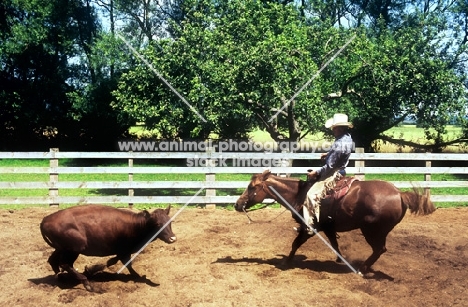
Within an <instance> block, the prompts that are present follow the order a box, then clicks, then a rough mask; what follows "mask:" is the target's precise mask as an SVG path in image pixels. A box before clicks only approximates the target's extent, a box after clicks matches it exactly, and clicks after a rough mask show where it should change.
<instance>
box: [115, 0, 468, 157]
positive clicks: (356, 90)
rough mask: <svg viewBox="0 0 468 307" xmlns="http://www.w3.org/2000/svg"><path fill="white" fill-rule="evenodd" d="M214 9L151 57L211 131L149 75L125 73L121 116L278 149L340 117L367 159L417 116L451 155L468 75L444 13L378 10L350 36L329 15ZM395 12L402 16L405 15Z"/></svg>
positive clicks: (260, 7)
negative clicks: (459, 66)
mask: <svg viewBox="0 0 468 307" xmlns="http://www.w3.org/2000/svg"><path fill="white" fill-rule="evenodd" d="M197 3H198V4H200V3H202V2H197ZM203 3H204V4H205V6H204V7H203V9H202V10H197V11H192V13H190V14H187V19H186V21H185V22H183V23H181V27H180V28H179V29H180V30H179V32H178V33H177V35H176V37H178V39H176V40H168V41H166V42H165V43H164V44H162V46H158V47H156V48H148V49H146V50H145V51H144V52H145V56H146V57H147V58H148V59H149V60H150V61H151V62H152V63H153V64H154V66H155V67H156V68H157V69H159V70H160V71H161V72H162V74H163V75H164V76H166V77H167V78H168V79H169V80H170V81H171V82H172V83H173V84H174V85H175V87H176V88H177V89H179V90H180V92H181V93H183V95H185V96H186V97H187V98H188V101H189V102H190V103H191V104H192V106H193V107H194V109H196V110H198V111H199V112H200V113H201V114H202V115H203V116H204V117H205V118H206V119H207V121H206V122H203V121H201V120H200V118H197V114H195V113H194V112H193V110H191V109H190V108H188V107H187V106H186V105H184V104H183V103H182V102H181V101H180V100H179V98H178V97H176V96H175V95H173V94H172V93H170V91H169V90H168V89H167V87H165V85H164V84H163V83H162V82H161V81H160V80H159V79H158V77H157V76H156V75H155V74H154V73H153V72H151V70H150V69H148V67H146V66H145V65H141V66H140V67H139V68H138V69H137V70H135V71H130V72H129V73H128V74H126V75H124V78H123V79H122V82H121V83H120V85H119V87H120V89H119V90H118V91H116V92H115V94H116V98H117V101H116V104H115V106H116V108H117V109H119V110H122V111H124V112H127V113H128V114H129V115H130V116H134V117H136V118H138V119H139V120H141V121H146V122H147V123H150V124H151V126H152V127H156V128H157V129H158V130H159V131H165V133H164V136H165V137H175V136H184V137H186V136H190V133H192V136H193V135H198V133H199V132H203V133H202V134H201V136H202V137H206V136H208V134H209V133H211V132H215V133H217V134H218V135H219V136H221V137H235V136H243V135H245V134H246V132H248V131H250V129H252V128H253V127H261V128H265V129H266V130H267V131H268V132H269V133H270V135H271V136H272V138H273V139H275V140H277V141H281V140H284V139H287V140H299V139H300V138H301V137H303V136H304V135H305V133H308V132H315V131H317V130H320V129H321V128H323V122H324V120H325V119H326V118H327V117H329V116H331V115H332V114H333V113H334V112H346V113H349V114H350V116H351V118H352V119H353V121H354V122H355V130H354V131H355V132H354V136H355V139H356V141H357V145H358V146H363V147H365V148H366V150H372V149H373V148H372V142H373V141H374V140H376V139H379V138H383V137H384V135H383V132H384V131H386V130H388V129H390V128H391V127H393V126H395V125H397V124H399V123H401V122H402V121H403V119H404V118H407V117H413V118H415V119H416V120H417V121H418V123H419V124H420V125H421V126H422V127H424V128H427V129H426V130H427V136H428V138H430V139H433V140H435V142H436V143H438V144H439V145H441V144H442V143H441V141H442V140H441V138H440V136H441V135H443V133H444V127H445V125H446V124H447V123H448V122H449V121H450V120H452V119H453V116H457V115H463V114H462V113H463V111H464V104H463V103H464V99H466V98H465V88H464V86H463V77H464V75H462V74H460V73H457V71H456V70H455V69H454V67H453V65H452V64H451V63H453V60H452V61H449V60H448V58H447V57H446V53H444V48H443V47H444V46H443V44H447V43H448V42H447V39H446V37H445V36H444V35H446V33H447V32H446V30H447V28H446V27H444V22H445V19H444V16H443V15H442V16H439V15H440V14H439V13H436V12H419V11H417V10H416V11H414V12H412V13H408V14H406V15H405V16H404V14H403V13H404V12H403V11H399V14H393V13H392V14H388V18H380V19H379V18H377V16H376V13H375V14H374V13H372V12H374V11H375V10H371V11H369V12H367V15H366V16H367V18H366V19H365V20H368V22H369V23H370V24H371V25H372V27H365V25H364V23H363V22H360V23H361V24H362V25H361V26H360V27H358V28H349V27H346V28H343V27H336V26H333V25H334V24H336V22H337V20H336V19H333V18H331V17H329V18H328V17H326V16H325V15H327V14H328V15H330V14H331V13H330V12H328V13H327V14H325V15H324V14H319V15H318V16H319V18H305V19H304V17H301V14H300V13H299V12H298V11H297V10H295V8H294V7H293V6H292V5H287V6H284V5H282V4H281V5H277V4H272V3H268V4H265V3H259V2H254V3H244V2H242V1H228V2H223V3H216V5H213V3H212V2H209V1H206V2H203ZM394 4H395V5H394V6H393V7H392V10H396V8H397V7H399V6H401V3H398V5H397V3H396V2H395V3H394ZM375 8H376V7H374V9H375ZM322 9H323V10H325V8H322ZM392 10H390V9H389V10H388V11H389V12H390V11H392ZM324 16H325V17H324ZM330 16H342V15H340V14H338V15H336V13H334V14H331V15H330ZM391 16H398V18H392V19H391V18H390V17H391ZM363 20H364V18H363ZM397 25H398V26H397ZM353 34H356V35H357V37H356V38H355V39H354V41H353V42H352V43H351V44H350V45H349V46H348V47H347V48H346V49H344V50H343V51H342V52H341V54H340V55H338V56H337V57H336V58H335V59H332V58H331V57H332V55H333V54H335V52H336V51H337V50H338V49H339V47H340V46H342V45H343V44H344V43H345V42H346V41H347V40H348V39H349V38H350V37H351V36H352V35H353ZM329 59H331V60H333V61H331V63H330V65H329V66H328V67H326V68H325V69H324V70H323V71H321V73H320V74H317V73H318V71H319V68H324V63H326V62H327V60H329ZM313 77H315V79H314V78H313ZM311 79H313V81H312V82H311V83H310V84H309V85H308V86H307V87H306V88H305V89H304V90H303V91H302V92H301V93H300V94H299V95H297V96H296V94H297V93H298V92H299V91H300V89H301V87H302V86H303V85H304V84H305V83H306V82H307V81H310V80H311ZM292 97H294V99H291V98H292ZM171 123H175V125H174V126H171ZM171 127H172V128H171ZM430 128H432V129H435V133H434V132H430V131H434V130H430ZM439 145H437V146H438V147H440V146H439ZM437 146H436V147H437Z"/></svg>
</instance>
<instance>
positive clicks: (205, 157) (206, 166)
mask: <svg viewBox="0 0 468 307" xmlns="http://www.w3.org/2000/svg"><path fill="white" fill-rule="evenodd" d="M356 151H359V149H357V150H356ZM0 159H47V160H49V167H0V189H47V190H48V194H47V195H44V196H31V197H11V196H4V197H0V205H2V204H3V205H5V204H56V205H58V204H84V203H108V204H111V203H114V204H116V203H128V204H137V203H167V204H169V203H188V202H190V203H193V204H205V205H208V204H211V205H212V204H233V203H234V202H235V201H236V200H237V198H238V197H239V194H240V193H239V189H245V188H246V187H247V185H248V183H249V181H219V180H216V175H217V174H227V173H231V174H232V173H242V174H249V175H252V174H257V173H261V172H263V171H264V170H265V169H266V168H267V167H266V166H270V167H268V168H269V169H270V170H271V171H272V172H273V173H277V174H291V175H292V176H295V175H298V174H300V175H302V177H303V178H305V177H304V175H305V173H306V170H307V167H290V166H281V165H285V164H284V163H285V162H286V165H287V163H288V162H289V161H292V160H308V161H311V160H316V162H314V163H311V165H315V166H318V165H320V162H318V160H319V159H320V154H319V153H259V152H256V153H245V152H242V153H240V152H235V153H233V152H223V153H217V152H197V153H195V152H58V151H53V150H51V151H50V152H0ZM60 159H78V160H79V159H126V160H128V166H126V167H105V166H102V167H101V166H100V167H80V166H78V167H67V166H61V165H62V164H61V163H60ZM144 159H158V160H159V159H186V161H187V162H189V161H191V164H192V166H191V167H187V166H180V167H164V166H142V167H141V166H139V167H134V166H133V162H134V160H144ZM384 160H387V161H396V162H395V164H398V161H420V162H421V165H422V166H417V167H414V166H411V167H407V166H390V167H389V166H382V167H381V166H372V167H369V166H366V162H368V161H374V163H373V164H376V162H378V161H384ZM74 161H76V160H74ZM268 161H269V162H268ZM433 161H455V163H457V162H456V161H459V162H461V161H468V154H431V153H375V154H370V153H363V152H356V153H353V154H352V155H351V162H350V166H349V167H348V168H347V172H348V174H354V175H356V176H360V177H361V178H362V179H365V175H366V174H420V175H421V180H420V181H392V183H394V184H395V185H396V186H397V187H398V188H411V187H418V188H423V189H425V190H426V192H428V191H429V189H431V188H446V187H452V188H468V181H464V180H460V181H431V175H433V174H458V175H468V167H463V166H460V167H432V166H431V164H432V162H433ZM195 162H196V163H195ZM266 162H267V163H266ZM268 163H269V165H266V164H268ZM188 164H190V163H188ZM246 164H247V166H246ZM249 164H250V166H248V165H249ZM402 164H404V163H403V162H402ZM195 165H197V166H195ZM200 165H202V166H200ZM252 165H254V166H252ZM255 165H258V166H255ZM164 173H172V174H173V173H179V174H205V180H204V181H188V180H187V181H135V180H134V179H133V178H134V175H135V174H164ZM1 174H38V176H44V174H47V175H48V177H49V180H48V181H27V182H24V181H14V182H10V181H4V180H2V175H1ZM62 174H126V175H128V180H126V181H63V180H61V179H60V177H61V176H60V175H62ZM66 189H99V190H100V191H101V190H106V189H123V190H124V191H125V190H128V193H127V192H125V194H128V196H118V195H108V196H86V197H83V196H63V195H61V194H63V193H60V191H63V190H66ZM135 189H165V190H168V189H169V190H170V189H190V190H194V191H195V192H194V193H193V194H194V195H195V194H196V193H198V194H197V196H194V195H193V196H135V195H134V190H135ZM216 189H223V190H233V193H232V195H230V196H219V195H216ZM197 190H198V192H196V191H197ZM230 194H231V193H230ZM431 198H432V200H433V201H434V202H460V203H463V202H466V199H467V198H468V195H434V193H432V195H431Z"/></svg>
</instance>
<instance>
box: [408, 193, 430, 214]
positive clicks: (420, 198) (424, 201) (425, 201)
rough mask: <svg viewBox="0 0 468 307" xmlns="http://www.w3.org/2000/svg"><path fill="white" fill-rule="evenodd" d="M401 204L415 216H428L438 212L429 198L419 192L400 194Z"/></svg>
mask: <svg viewBox="0 0 468 307" xmlns="http://www.w3.org/2000/svg"><path fill="white" fill-rule="evenodd" d="M400 197H401V202H402V203H403V205H404V206H406V207H407V208H409V209H410V212H411V213H413V214H419V215H428V214H431V213H432V212H434V211H435V210H436V207H435V206H434V204H433V203H432V201H431V199H430V197H429V196H426V195H423V194H421V193H419V192H418V191H416V190H414V191H412V192H400Z"/></svg>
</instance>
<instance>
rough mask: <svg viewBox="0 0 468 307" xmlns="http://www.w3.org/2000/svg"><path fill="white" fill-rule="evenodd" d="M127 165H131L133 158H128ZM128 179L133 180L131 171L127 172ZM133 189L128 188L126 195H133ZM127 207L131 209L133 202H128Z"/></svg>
mask: <svg viewBox="0 0 468 307" xmlns="http://www.w3.org/2000/svg"><path fill="white" fill-rule="evenodd" d="M128 167H133V158H128ZM128 181H133V173H130V172H129V173H128ZM134 195H135V191H134V190H133V189H128V196H130V197H133V196H134ZM128 207H129V208H130V209H133V203H128Z"/></svg>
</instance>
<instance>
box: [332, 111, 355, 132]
mask: <svg viewBox="0 0 468 307" xmlns="http://www.w3.org/2000/svg"><path fill="white" fill-rule="evenodd" d="M337 126H346V127H349V128H353V124H352V123H350V122H348V115H346V114H341V113H336V114H335V115H333V117H332V118H329V119H328V120H327V122H326V123H325V128H331V129H333V127H337Z"/></svg>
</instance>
